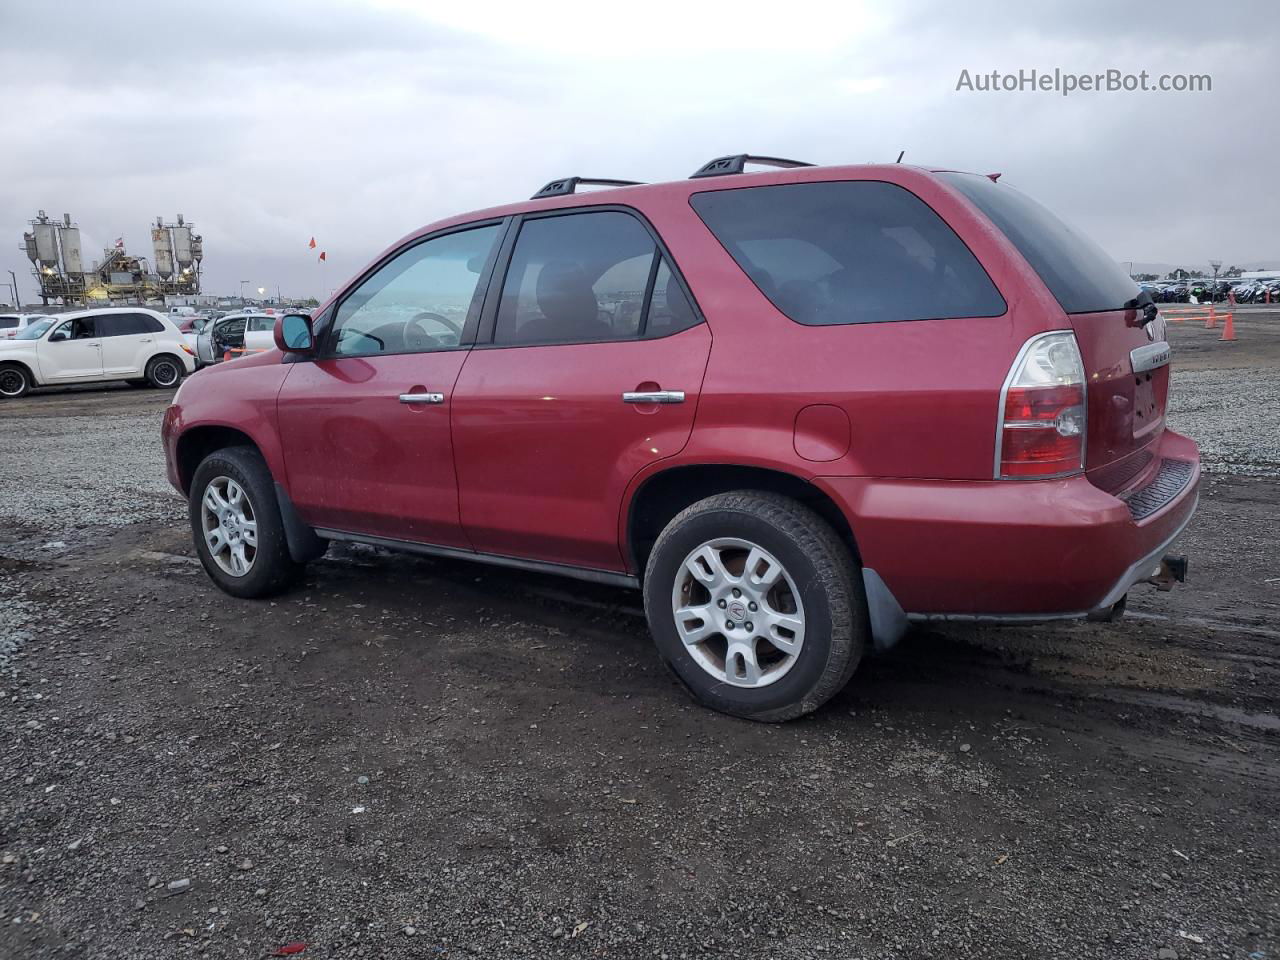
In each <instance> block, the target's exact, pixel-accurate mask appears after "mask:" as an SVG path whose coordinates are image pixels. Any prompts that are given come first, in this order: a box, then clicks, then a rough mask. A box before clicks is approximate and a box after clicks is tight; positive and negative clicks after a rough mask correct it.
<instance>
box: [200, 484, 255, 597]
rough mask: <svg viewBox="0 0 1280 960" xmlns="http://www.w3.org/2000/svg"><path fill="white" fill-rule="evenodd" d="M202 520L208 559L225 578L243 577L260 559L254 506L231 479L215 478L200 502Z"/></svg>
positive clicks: (242, 489) (205, 490)
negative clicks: (209, 558)
mask: <svg viewBox="0 0 1280 960" xmlns="http://www.w3.org/2000/svg"><path fill="white" fill-rule="evenodd" d="M200 520H201V526H202V528H203V530H204V542H205V545H206V546H207V547H208V548H209V556H210V557H211V558H212V559H213V562H214V563H216V564H217V565H218V567H219V568H220V569H221V570H222V571H223V572H224V573H226V574H228V575H230V576H233V577H243V576H245V575H246V574H248V573H249V571H250V570H252V569H253V561H254V560H255V559H257V556H258V521H257V518H256V514H255V512H254V509H253V502H252V501H251V500H250V499H249V495H248V494H247V493H245V491H244V488H243V487H241V486H240V484H238V483H236V482H235V481H234V480H232V479H231V478H230V477H226V476H220V477H214V478H213V479H212V480H210V481H209V483H208V485H207V486H206V487H205V489H204V495H203V496H202V497H201V499H200Z"/></svg>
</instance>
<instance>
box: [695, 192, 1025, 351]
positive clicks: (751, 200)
mask: <svg viewBox="0 0 1280 960" xmlns="http://www.w3.org/2000/svg"><path fill="white" fill-rule="evenodd" d="M689 202H690V203H691V204H692V205H693V209H694V210H695V211H696V212H697V214H698V216H699V217H701V218H702V222H703V223H705V224H706V225H707V227H708V229H710V230H711V232H712V233H713V234H715V237H716V239H717V240H719V241H720V243H721V244H722V245H723V246H724V248H725V250H726V251H728V253H729V255H730V256H732V257H733V259H734V260H735V261H737V264H738V266H740V267H741V268H742V269H743V271H744V272H745V273H746V274H747V276H749V277H750V278H751V280H752V282H753V283H755V285H756V286H757V287H759V288H760V291H761V292H762V293H763V294H764V295H765V296H766V297H768V298H769V300H770V301H771V302H772V303H773V305H774V306H775V307H777V308H778V309H779V310H780V311H782V312H783V313H784V314H786V315H787V316H788V317H790V318H791V319H792V320H794V321H796V322H797V323H802V324H806V325H810V326H829V325H834V324H851V323H890V322H895V321H906V320H937V319H946V318H955V317H998V316H1000V315H1001V314H1003V313H1004V312H1005V310H1006V309H1007V308H1006V304H1005V301H1004V298H1003V297H1001V296H1000V292H999V291H998V290H997V289H996V286H995V284H994V283H992V281H991V278H990V277H989V276H987V273H986V271H985V270H984V269H983V268H982V265H981V264H980V263H979V262H978V260H977V258H975V257H974V255H973V253H972V252H971V251H970V250H969V248H968V247H967V246H965V244H964V242H963V241H962V240H961V239H960V238H959V237H958V236H957V235H956V233H955V231H954V230H952V229H951V227H949V226H948V225H947V224H946V222H945V221H944V220H943V219H942V218H941V217H939V216H938V214H937V213H935V212H934V211H933V209H932V208H931V207H930V206H929V205H928V204H926V203H925V202H924V201H923V200H921V199H920V198H919V197H917V196H916V195H915V194H913V193H911V192H910V191H909V190H906V189H904V188H902V187H899V186H897V185H896V184H892V183H884V182H881V181H872V180H845V181H836V182H830V183H791V184H781V185H777V186H768V187H747V188H738V189H731V190H716V191H708V192H706V193H698V194H694V195H693V196H692V197H691V198H690V201H689Z"/></svg>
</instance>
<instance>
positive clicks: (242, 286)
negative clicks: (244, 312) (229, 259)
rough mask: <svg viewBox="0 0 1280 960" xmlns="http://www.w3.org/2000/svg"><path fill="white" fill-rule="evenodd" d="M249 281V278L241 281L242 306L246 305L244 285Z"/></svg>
mask: <svg viewBox="0 0 1280 960" xmlns="http://www.w3.org/2000/svg"><path fill="white" fill-rule="evenodd" d="M248 282H249V281H248V280H241V281H240V306H242V307H243V306H244V285H245V284H246V283H248Z"/></svg>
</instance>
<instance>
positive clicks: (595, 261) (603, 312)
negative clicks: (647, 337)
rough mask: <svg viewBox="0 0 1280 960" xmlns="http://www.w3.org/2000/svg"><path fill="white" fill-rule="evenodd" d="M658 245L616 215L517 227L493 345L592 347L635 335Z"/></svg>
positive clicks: (573, 217)
mask: <svg viewBox="0 0 1280 960" xmlns="http://www.w3.org/2000/svg"><path fill="white" fill-rule="evenodd" d="M660 256H661V254H660V252H659V250H658V247H657V244H656V243H654V241H653V237H652V236H651V235H650V234H649V231H648V230H646V229H645V228H644V226H643V225H642V224H641V223H640V221H638V220H637V219H636V218H635V217H633V216H630V215H629V214H626V213H619V212H617V211H612V210H609V211H597V212H593V213H574V214H565V215H560V216H553V217H540V218H538V219H534V220H527V221H525V222H524V223H523V224H522V225H521V227H520V235H519V237H518V238H517V239H516V244H515V249H514V250H513V252H512V254H511V265H510V267H509V268H508V269H507V275H506V279H505V281H504V282H503V286H502V301H501V303H500V305H499V308H498V319H497V326H496V329H495V333H494V342H495V343H498V344H519V345H532V344H546V343H594V342H599V341H607V340H629V339H634V338H635V337H637V336H640V335H641V333H642V327H643V323H644V312H645V295H646V293H647V292H648V290H649V288H650V280H651V278H652V276H653V273H654V270H655V267H656V265H657V263H658V258H659V257H660Z"/></svg>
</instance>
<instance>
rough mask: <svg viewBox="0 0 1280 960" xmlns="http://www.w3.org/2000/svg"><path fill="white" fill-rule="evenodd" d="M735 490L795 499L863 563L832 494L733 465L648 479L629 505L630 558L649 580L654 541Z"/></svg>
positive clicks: (786, 475) (789, 477) (785, 475)
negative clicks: (681, 516) (687, 512)
mask: <svg viewBox="0 0 1280 960" xmlns="http://www.w3.org/2000/svg"><path fill="white" fill-rule="evenodd" d="M731 490H763V491H766V492H770V493H779V494H782V495H783V496H788V497H791V498H792V499H795V500H798V501H799V502H801V503H803V504H805V505H806V506H808V507H810V508H811V509H812V510H813V511H814V512H815V513H817V514H818V515H819V516H820V517H822V518H823V519H824V520H826V521H827V522H828V523H829V524H831V526H832V528H834V529H835V531H836V534H837V535H838V536H839V537H840V539H841V541H842V542H843V543H844V544H845V546H846V547H848V549H849V551H850V553H851V554H852V555H853V558H854V560H855V561H857V562H858V563H861V562H862V558H861V555H860V554H859V552H858V542H857V538H856V537H855V536H854V532H853V528H852V527H851V526H850V524H849V520H848V518H847V517H846V516H845V515H844V511H843V510H841V509H840V507H839V506H838V505H837V504H836V502H835V501H834V500H832V499H831V497H829V496H828V495H827V494H826V492H824V491H823V490H821V489H819V488H818V487H817V486H815V485H814V484H812V483H810V482H809V481H808V480H807V479H805V478H804V477H801V476H799V475H798V474H794V473H790V472H788V471H786V470H778V469H774V468H769V467H759V466H743V465H740V464H732V463H696V464H681V465H679V466H672V467H668V468H667V469H665V470H661V471H659V472H657V473H655V474H653V475H652V476H649V477H646V478H645V479H644V480H643V481H641V483H640V484H639V486H637V487H636V489H635V491H634V493H632V495H631V498H630V500H629V502H628V504H627V510H626V527H625V530H624V536H625V540H624V555H625V557H626V559H627V562H628V564H630V565H631V569H632V570H633V572H635V573H636V575H637V576H640V577H642V578H643V575H644V569H645V565H646V564H647V563H648V560H649V552H650V551H651V550H652V549H653V545H654V542H655V541H656V540H657V539H658V535H659V534H660V533H661V532H662V530H663V528H664V527H666V525H667V524H668V523H670V522H671V519H672V518H673V517H674V516H675V515H676V514H677V513H679V512H680V511H681V510H683V509H684V508H685V507H687V506H689V505H690V504H693V503H697V502H698V501H699V500H703V499H705V498H707V497H710V496H714V495H715V494H718V493H728V492H729V491H731Z"/></svg>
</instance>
